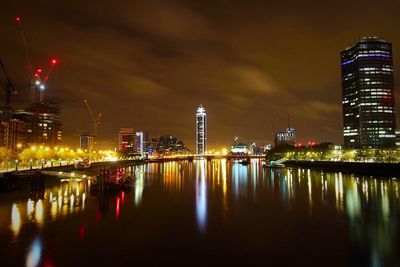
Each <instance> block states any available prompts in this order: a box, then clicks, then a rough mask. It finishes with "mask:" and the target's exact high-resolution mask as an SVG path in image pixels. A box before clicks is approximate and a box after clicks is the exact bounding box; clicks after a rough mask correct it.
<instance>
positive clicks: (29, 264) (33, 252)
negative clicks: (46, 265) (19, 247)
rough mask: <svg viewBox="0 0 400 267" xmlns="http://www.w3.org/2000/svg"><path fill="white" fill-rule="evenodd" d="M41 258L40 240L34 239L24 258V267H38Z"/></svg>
mask: <svg viewBox="0 0 400 267" xmlns="http://www.w3.org/2000/svg"><path fill="white" fill-rule="evenodd" d="M41 257H42V242H41V240H40V238H38V237H37V238H35V240H33V242H32V244H31V246H30V248H29V251H28V255H27V256H26V267H36V266H39V263H40V260H41Z"/></svg>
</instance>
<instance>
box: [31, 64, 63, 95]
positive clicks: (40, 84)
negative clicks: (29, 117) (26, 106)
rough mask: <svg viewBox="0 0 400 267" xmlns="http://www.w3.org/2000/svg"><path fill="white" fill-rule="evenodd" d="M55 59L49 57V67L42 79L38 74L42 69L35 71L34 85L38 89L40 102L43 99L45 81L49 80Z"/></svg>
mask: <svg viewBox="0 0 400 267" xmlns="http://www.w3.org/2000/svg"><path fill="white" fill-rule="evenodd" d="M57 62H58V61H57V59H55V58H52V59H50V66H49V69H48V70H47V74H46V76H45V77H44V78H43V80H42V79H41V77H40V75H41V74H42V72H43V71H42V69H37V71H36V73H35V79H36V80H35V85H36V86H37V87H38V89H39V93H40V96H39V97H40V99H39V101H40V102H43V100H44V91H45V89H46V84H47V81H48V80H49V77H50V74H51V73H52V72H53V69H54V67H55V66H56V64H57Z"/></svg>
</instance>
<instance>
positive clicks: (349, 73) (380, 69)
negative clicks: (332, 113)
mask: <svg viewBox="0 0 400 267" xmlns="http://www.w3.org/2000/svg"><path fill="white" fill-rule="evenodd" d="M341 68H342V104H343V135H344V145H345V147H347V148H379V147H389V146H394V145H395V129H396V113H395V94H394V78H393V58H392V44H391V43H388V42H386V41H385V40H383V39H380V38H377V37H364V38H361V39H360V40H359V41H358V42H357V43H356V44H354V45H353V46H351V47H349V48H347V49H346V50H344V51H342V52H341Z"/></svg>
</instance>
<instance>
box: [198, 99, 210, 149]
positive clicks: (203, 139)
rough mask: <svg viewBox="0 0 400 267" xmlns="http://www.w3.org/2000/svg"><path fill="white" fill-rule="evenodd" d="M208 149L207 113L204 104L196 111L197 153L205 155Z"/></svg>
mask: <svg viewBox="0 0 400 267" xmlns="http://www.w3.org/2000/svg"><path fill="white" fill-rule="evenodd" d="M206 151H207V114H206V110H205V109H204V108H203V106H202V105H200V107H198V108H197V112H196V154H197V155H204V154H205V153H206Z"/></svg>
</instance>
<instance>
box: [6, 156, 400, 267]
mask: <svg viewBox="0 0 400 267" xmlns="http://www.w3.org/2000/svg"><path fill="white" fill-rule="evenodd" d="M125 171H126V173H127V174H129V175H131V176H132V177H133V178H134V187H133V189H132V191H130V192H126V193H119V194H117V195H115V196H97V195H92V194H91V193H90V190H89V184H88V183H86V182H84V181H80V182H78V181H71V182H66V183H62V184H61V185H60V186H56V187H53V188H46V189H45V190H44V192H42V193H38V194H33V195H29V197H27V198H26V199H25V200H18V201H14V202H12V203H8V204H6V203H4V204H3V203H2V202H1V201H0V216H3V217H4V218H8V219H6V220H0V235H2V234H3V233H4V232H5V231H7V230H4V229H5V228H7V229H8V231H10V233H11V235H12V236H13V239H14V240H18V238H19V236H21V232H23V231H24V228H25V225H27V224H31V225H32V224H33V225H35V226H36V227H37V231H39V230H40V229H46V225H47V224H48V223H49V222H55V221H60V220H64V219H66V218H67V217H69V216H79V214H84V213H85V212H91V211H92V210H93V209H95V210H96V215H95V217H96V220H97V222H101V220H103V218H107V216H109V215H112V216H111V217H113V218H115V219H118V220H119V221H122V220H124V218H127V217H126V216H129V213H130V212H131V213H132V210H129V209H127V207H129V205H131V206H132V208H133V209H136V210H141V209H147V206H146V205H145V204H146V203H147V202H149V203H150V202H154V201H157V198H156V197H155V196H154V194H153V195H152V196H153V199H152V198H150V197H146V196H150V192H154V190H156V189H157V190H161V192H162V193H163V194H167V195H171V196H176V195H182V196H184V197H185V198H184V200H183V202H185V203H192V202H193V204H194V205H193V209H195V210H192V214H191V215H190V214H188V215H186V216H193V218H194V221H195V223H196V228H197V232H198V233H199V234H204V233H207V232H208V231H210V228H212V227H215V225H213V224H212V222H213V223H214V222H215V221H218V219H216V218H223V219H226V218H229V220H232V222H234V220H235V218H234V217H229V216H232V214H238V213H237V211H238V210H239V209H241V208H243V207H246V208H255V207H256V208H257V207H258V208H259V207H263V208H262V209H260V210H259V214H263V213H266V212H271V213H273V212H274V211H273V210H271V208H268V207H270V206H268V205H275V206H277V207H279V208H278V209H279V210H280V211H281V212H284V213H286V214H292V213H295V212H299V210H300V211H301V212H302V213H300V214H301V216H302V217H299V218H298V220H304V221H307V219H306V218H309V219H311V220H310V221H313V220H317V221H318V220H319V218H320V217H328V218H330V220H331V221H332V222H335V223H337V224H340V225H341V227H340V229H343V230H342V231H344V234H345V236H347V239H346V240H343V244H346V243H348V244H349V245H350V247H352V248H355V250H356V251H358V252H360V251H361V252H362V255H365V256H366V257H367V258H368V260H367V263H366V264H365V265H376V266H379V265H385V263H388V262H389V263H391V264H392V263H394V265H396V264H398V263H400V262H399V258H398V256H397V249H398V247H397V242H398V239H399V230H398V229H399V204H400V201H399V200H400V199H399V181H398V180H395V179H373V178H366V177H357V176H354V175H347V174H346V175H344V174H341V173H325V172H322V171H311V170H305V169H276V170H271V169H266V168H263V167H262V163H261V162H260V161H259V160H251V163H250V165H247V166H245V165H241V164H240V163H235V162H232V161H229V160H226V159H221V160H212V161H207V160H195V161H194V162H168V163H164V164H159V163H152V164H147V165H140V166H133V167H132V166H131V167H127V168H126V170H125ZM126 199H127V200H128V199H129V200H130V201H127V200H126ZM164 200H165V199H164ZM90 203H92V204H91V205H88V204H90ZM109 203H112V205H109ZM271 203H272V204H271ZM239 204H241V205H239ZM219 206H220V207H221V209H217V208H215V207H219ZM171 209H175V207H174V206H171ZM109 210H111V211H112V212H110V213H109V212H108V211H109ZM303 211H304V212H303ZM152 212H157V210H155V211H152ZM218 213H220V214H218ZM243 214H246V213H243ZM220 215H221V217H220ZM273 215H274V214H272V215H271V216H273ZM260 216H261V215H260ZM180 219H181V218H171V220H176V222H175V223H177V224H179V220H180ZM242 219H243V218H242ZM244 219H248V220H250V221H251V220H254V221H257V220H258V218H257V217H254V218H252V217H250V218H244ZM229 220H228V221H229ZM79 227H80V229H79V233H80V238H81V239H83V237H84V236H85V235H86V231H91V229H88V230H87V229H86V226H85V225H84V224H80V226H79ZM248 227H249V228H251V227H252V226H251V225H250V226H248ZM329 230H330V229H329V226H327V230H326V231H329ZM29 231H32V230H29ZM243 231H246V228H243ZM299 231H302V229H299ZM37 233H38V232H34V233H33V234H35V235H36V234H37ZM231 234H232V235H234V233H231ZM42 242H44V241H43V238H42V239H40V238H34V239H33V241H32V244H31V246H30V248H29V249H28V255H27V258H26V265H27V266H36V265H37V261H38V260H39V261H40V257H41V256H40V255H41V253H42V252H41V251H42V249H41V246H42ZM44 243H45V242H44ZM350 254H351V253H350ZM35 264H36V265H35Z"/></svg>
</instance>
